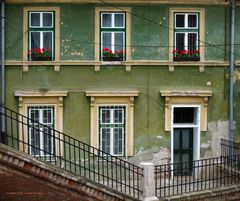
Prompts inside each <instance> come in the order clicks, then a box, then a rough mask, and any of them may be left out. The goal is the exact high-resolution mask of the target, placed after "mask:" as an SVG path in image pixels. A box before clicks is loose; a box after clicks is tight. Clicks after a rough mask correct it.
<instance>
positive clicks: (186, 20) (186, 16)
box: [174, 12, 199, 29]
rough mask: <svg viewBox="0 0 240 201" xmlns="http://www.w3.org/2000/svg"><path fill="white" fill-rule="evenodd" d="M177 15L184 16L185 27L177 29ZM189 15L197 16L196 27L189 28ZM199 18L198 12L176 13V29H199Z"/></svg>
mask: <svg viewBox="0 0 240 201" xmlns="http://www.w3.org/2000/svg"><path fill="white" fill-rule="evenodd" d="M177 15H183V16H184V27H177V23H176V21H177ZM188 15H196V16H197V17H196V20H197V21H196V27H188ZM198 16H199V13H198V12H196V13H175V15H174V27H175V29H199V27H198V18H199V17H198Z"/></svg>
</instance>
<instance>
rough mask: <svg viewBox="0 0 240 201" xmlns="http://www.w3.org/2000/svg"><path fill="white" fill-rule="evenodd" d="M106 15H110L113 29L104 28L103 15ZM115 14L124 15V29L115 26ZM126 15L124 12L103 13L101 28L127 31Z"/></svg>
mask: <svg viewBox="0 0 240 201" xmlns="http://www.w3.org/2000/svg"><path fill="white" fill-rule="evenodd" d="M104 14H110V15H111V16H112V17H111V27H104V26H103V15H104ZM115 14H122V15H123V26H122V27H115V26H114V22H115ZM125 15H126V14H125V13H124V12H102V13H101V28H104V29H126V25H125Z"/></svg>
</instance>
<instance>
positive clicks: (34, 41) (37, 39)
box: [30, 32, 40, 49]
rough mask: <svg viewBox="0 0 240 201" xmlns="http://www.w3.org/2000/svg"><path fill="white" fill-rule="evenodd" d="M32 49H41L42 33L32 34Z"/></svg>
mask: <svg viewBox="0 0 240 201" xmlns="http://www.w3.org/2000/svg"><path fill="white" fill-rule="evenodd" d="M30 35H31V49H33V48H39V47H40V32H31V33H30Z"/></svg>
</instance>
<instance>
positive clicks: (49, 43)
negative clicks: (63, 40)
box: [28, 11, 55, 61]
mask: <svg viewBox="0 0 240 201" xmlns="http://www.w3.org/2000/svg"><path fill="white" fill-rule="evenodd" d="M54 18H55V12H47V11H44V12H39V11H34V12H29V13H28V50H29V52H28V59H29V60H37V61H46V60H54V42H55V41H54V38H55V24H54V22H55V19H54Z"/></svg>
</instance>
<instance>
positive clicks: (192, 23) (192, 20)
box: [188, 14, 197, 27]
mask: <svg viewBox="0 0 240 201" xmlns="http://www.w3.org/2000/svg"><path fill="white" fill-rule="evenodd" d="M188 27H197V15H196V14H192V15H188Z"/></svg>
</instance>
